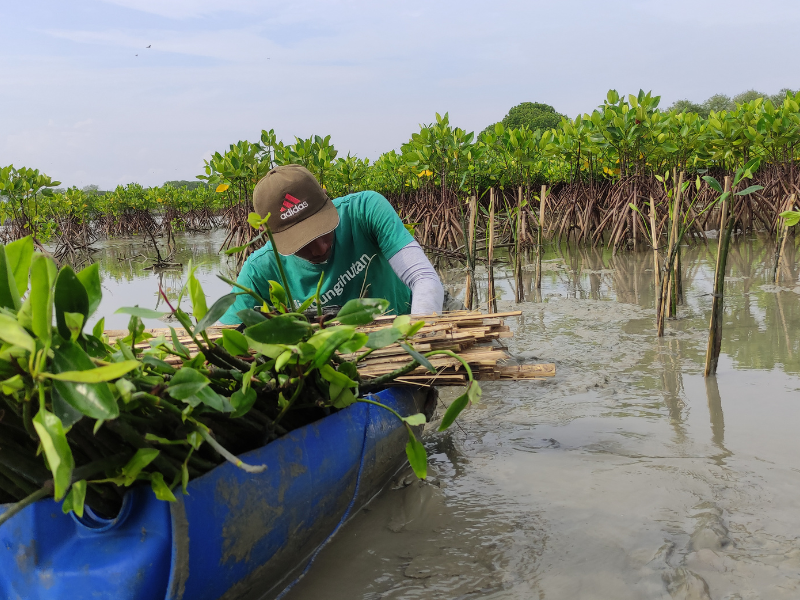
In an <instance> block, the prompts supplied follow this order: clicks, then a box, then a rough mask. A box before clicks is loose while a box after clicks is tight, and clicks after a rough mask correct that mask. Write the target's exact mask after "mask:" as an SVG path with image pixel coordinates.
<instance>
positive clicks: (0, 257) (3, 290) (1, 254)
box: [0, 246, 22, 310]
mask: <svg viewBox="0 0 800 600" xmlns="http://www.w3.org/2000/svg"><path fill="white" fill-rule="evenodd" d="M0 306H2V307H3V308H10V309H11V310H19V307H20V306H22V300H21V299H20V296H19V291H18V290H17V282H16V280H15V279H14V270H13V267H12V265H11V264H10V262H9V260H8V257H7V256H6V249H5V247H3V246H0Z"/></svg>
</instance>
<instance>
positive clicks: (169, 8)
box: [103, 0, 266, 19]
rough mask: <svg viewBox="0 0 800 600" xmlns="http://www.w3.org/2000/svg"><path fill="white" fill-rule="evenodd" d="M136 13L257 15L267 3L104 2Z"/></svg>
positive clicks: (230, 0) (251, 0)
mask: <svg viewBox="0 0 800 600" xmlns="http://www.w3.org/2000/svg"><path fill="white" fill-rule="evenodd" d="M103 1H104V2H107V3H109V4H115V5H117V6H122V7H125V8H130V9H133V10H136V11H141V12H145V13H149V14H153V15H158V16H161V17H167V18H170V19H193V18H198V17H204V16H208V15H212V14H216V13H221V12H237V13H246V14H256V13H259V12H261V11H263V10H264V9H265V8H266V7H265V3H264V2H263V1H259V0H225V2H219V0H103Z"/></svg>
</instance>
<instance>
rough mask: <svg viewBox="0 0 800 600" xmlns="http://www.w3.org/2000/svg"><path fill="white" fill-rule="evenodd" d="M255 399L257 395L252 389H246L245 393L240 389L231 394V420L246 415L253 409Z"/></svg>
mask: <svg viewBox="0 0 800 600" xmlns="http://www.w3.org/2000/svg"><path fill="white" fill-rule="evenodd" d="M256 398H258V395H257V394H256V391H255V390H254V389H253V388H247V391H246V392H245V391H243V390H241V389H239V390H236V391H235V392H233V394H231V406H233V412H232V413H231V418H232V419H236V418H238V417H243V416H244V415H246V414H247V413H248V412H249V411H250V409H251V408H253V404H255V402H256Z"/></svg>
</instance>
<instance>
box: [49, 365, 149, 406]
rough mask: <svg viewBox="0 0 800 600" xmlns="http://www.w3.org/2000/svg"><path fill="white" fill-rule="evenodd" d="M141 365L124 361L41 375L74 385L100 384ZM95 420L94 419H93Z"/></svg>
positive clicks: (117, 377)
mask: <svg viewBox="0 0 800 600" xmlns="http://www.w3.org/2000/svg"><path fill="white" fill-rule="evenodd" d="M140 366H141V363H139V361H137V360H125V361H123V362H118V363H114V364H111V365H107V366H105V367H96V368H94V369H87V370H85V371H63V372H61V373H43V375H46V376H47V377H50V378H51V379H57V380H58V381H72V382H74V383H100V382H103V381H111V380H113V379H119V378H120V377H122V376H123V375H125V374H126V373H130V372H131V371H133V370H134V369H138V368H139V367H140ZM95 418H96V417H95Z"/></svg>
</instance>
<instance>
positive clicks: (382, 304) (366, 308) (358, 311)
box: [336, 298, 389, 325]
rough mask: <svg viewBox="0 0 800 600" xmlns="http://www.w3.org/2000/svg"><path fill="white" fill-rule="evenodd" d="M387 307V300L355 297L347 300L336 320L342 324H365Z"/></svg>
mask: <svg viewBox="0 0 800 600" xmlns="http://www.w3.org/2000/svg"><path fill="white" fill-rule="evenodd" d="M387 308H389V301H388V300H382V299H380V298H355V299H353V300H348V301H347V302H346V303H345V305H344V306H343V307H342V309H341V310H340V311H339V313H338V314H337V315H336V320H338V321H339V323H341V324H342V325H365V324H366V323H371V322H372V320H373V319H374V318H375V317H376V316H377V315H379V314H381V313H383V312H385V311H386V309H387Z"/></svg>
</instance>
